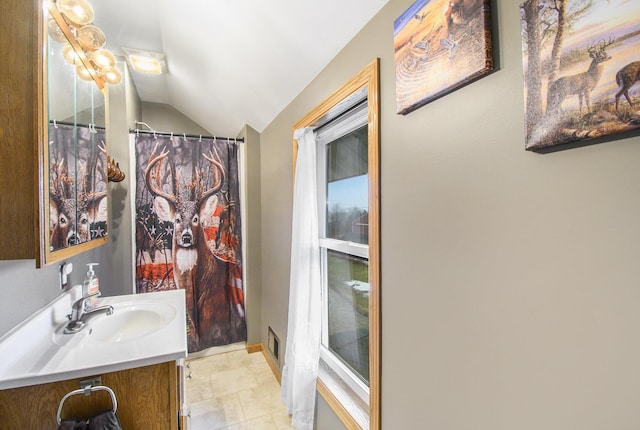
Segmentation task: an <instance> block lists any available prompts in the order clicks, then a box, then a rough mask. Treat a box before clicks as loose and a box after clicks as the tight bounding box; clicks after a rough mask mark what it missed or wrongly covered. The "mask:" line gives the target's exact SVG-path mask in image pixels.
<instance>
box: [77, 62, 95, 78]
mask: <svg viewBox="0 0 640 430" xmlns="http://www.w3.org/2000/svg"><path fill="white" fill-rule="evenodd" d="M76 74H77V75H78V77H79V78H80V79H82V80H84V81H93V76H91V73H90V72H89V70H87V68H86V67H84V64H82V63H79V64H78V65H77V66H76Z"/></svg>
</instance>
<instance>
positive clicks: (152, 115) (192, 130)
mask: <svg viewBox="0 0 640 430" xmlns="http://www.w3.org/2000/svg"><path fill="white" fill-rule="evenodd" d="M138 121H142V122H144V123H146V124H147V125H149V126H150V127H151V128H153V129H154V130H156V131H166V132H174V133H176V134H178V133H187V134H203V135H211V134H212V133H210V132H209V131H207V130H205V129H204V128H202V127H201V126H200V125H198V124H196V123H195V122H193V121H192V120H190V119H189V118H187V117H186V116H184V115H183V114H182V113H181V112H179V111H178V110H177V109H174V108H173V107H172V106H169V105H166V104H162V103H151V102H143V103H142V119H139V120H138ZM138 128H139V129H140V130H145V127H144V126H138ZM225 137H227V136H225ZM228 137H231V136H228Z"/></svg>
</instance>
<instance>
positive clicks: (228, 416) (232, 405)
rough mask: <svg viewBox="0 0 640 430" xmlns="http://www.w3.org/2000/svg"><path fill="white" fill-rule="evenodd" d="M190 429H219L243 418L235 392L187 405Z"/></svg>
mask: <svg viewBox="0 0 640 430" xmlns="http://www.w3.org/2000/svg"><path fill="white" fill-rule="evenodd" d="M189 409H190V413H191V418H190V420H189V423H190V425H189V428H190V430H204V429H207V430H213V429H221V428H224V427H227V426H229V425H230V424H237V423H240V422H242V421H244V420H245V418H246V417H245V415H244V413H243V410H242V406H241V404H240V400H239V398H238V395H237V394H235V393H234V394H229V395H226V396H220V397H216V398H213V399H210V400H203V401H201V402H197V403H194V404H192V405H190V407H189Z"/></svg>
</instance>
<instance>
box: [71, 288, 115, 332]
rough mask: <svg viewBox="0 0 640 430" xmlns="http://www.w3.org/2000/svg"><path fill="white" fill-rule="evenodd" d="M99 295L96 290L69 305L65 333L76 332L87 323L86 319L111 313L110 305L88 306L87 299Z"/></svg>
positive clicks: (111, 307)
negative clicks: (69, 312) (69, 310)
mask: <svg viewBox="0 0 640 430" xmlns="http://www.w3.org/2000/svg"><path fill="white" fill-rule="evenodd" d="M99 295H100V292H97V293H94V294H90V295H88V296H84V297H81V298H79V299H78V300H76V302H75V303H74V304H73V306H71V314H70V315H67V318H69V320H70V321H69V323H68V324H67V326H66V327H65V328H64V332H65V333H66V334H72V333H78V332H79V331H80V330H82V329H83V328H84V327H85V326H86V325H87V321H89V320H90V319H91V318H93V317H95V316H97V315H101V314H105V313H106V314H107V315H111V314H112V313H113V306H111V305H105V306H96V307H89V305H88V300H89V299H91V298H92V297H97V296H99Z"/></svg>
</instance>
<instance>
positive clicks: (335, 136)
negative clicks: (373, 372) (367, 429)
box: [316, 98, 369, 404]
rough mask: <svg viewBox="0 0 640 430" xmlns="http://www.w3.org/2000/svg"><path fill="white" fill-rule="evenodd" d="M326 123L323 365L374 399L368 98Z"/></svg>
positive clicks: (321, 146) (322, 147) (321, 199)
mask: <svg viewBox="0 0 640 430" xmlns="http://www.w3.org/2000/svg"><path fill="white" fill-rule="evenodd" d="M355 103H357V104H356V105H355V106H353V107H351V108H350V109H349V110H348V111H347V112H345V113H343V114H341V115H340V116H339V117H337V118H335V119H333V120H331V122H329V123H327V124H325V125H323V126H322V127H320V128H319V129H318V131H317V134H316V142H317V149H318V154H317V155H318V156H317V160H318V166H317V167H318V169H317V172H318V211H319V214H318V221H319V222H318V227H319V235H320V237H319V245H320V255H321V260H322V261H321V267H322V276H323V278H322V287H323V288H322V290H323V291H322V292H323V294H322V296H323V319H322V346H321V350H320V358H321V361H322V362H323V365H324V366H325V367H326V368H328V369H330V370H331V371H333V372H335V374H336V376H337V377H338V378H339V379H340V380H342V381H343V382H344V383H345V384H346V386H347V387H348V388H349V389H350V390H351V392H353V393H354V394H356V395H357V396H358V397H359V398H360V400H361V401H363V402H365V403H367V404H368V400H369V222H368V219H369V181H368V179H369V175H368V144H367V143H368V139H367V134H368V130H367V100H366V98H365V99H364V100H356V101H355Z"/></svg>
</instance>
